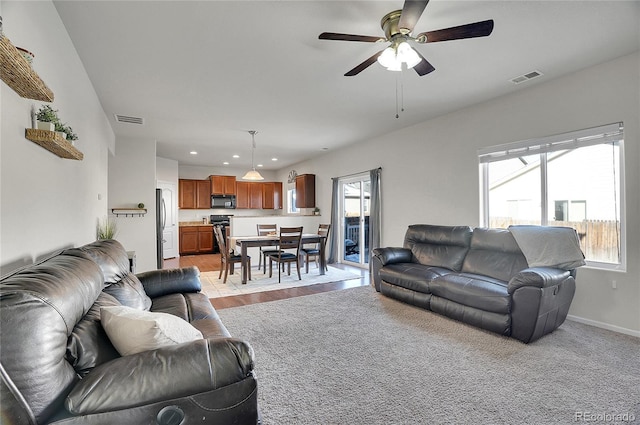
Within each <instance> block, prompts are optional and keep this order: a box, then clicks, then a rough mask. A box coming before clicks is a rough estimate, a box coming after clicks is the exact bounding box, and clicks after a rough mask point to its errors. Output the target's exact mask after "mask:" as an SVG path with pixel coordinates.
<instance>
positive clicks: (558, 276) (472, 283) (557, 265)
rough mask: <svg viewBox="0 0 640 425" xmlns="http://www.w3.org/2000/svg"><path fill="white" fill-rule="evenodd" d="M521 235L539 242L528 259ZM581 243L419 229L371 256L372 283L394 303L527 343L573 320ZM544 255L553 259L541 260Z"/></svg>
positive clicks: (571, 236) (532, 229) (552, 236)
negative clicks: (570, 317) (571, 312)
mask: <svg viewBox="0 0 640 425" xmlns="http://www.w3.org/2000/svg"><path fill="white" fill-rule="evenodd" d="M517 231H520V232H525V234H526V235H527V236H530V235H533V239H532V242H531V243H529V245H531V249H530V250H529V251H533V252H532V253H531V255H529V258H527V257H525V254H524V253H523V251H522V249H521V245H519V244H518V242H516V239H515V238H514V236H513V234H512V232H516V233H514V234H518V233H517ZM577 240H578V239H577V234H575V230H573V229H570V228H551V227H542V226H522V227H519V228H517V229H515V228H513V229H510V230H508V229H487V228H476V229H473V230H472V229H471V228H470V227H468V226H433V225H426V224H416V225H411V226H409V228H408V229H407V232H406V234H405V239H404V245H403V247H387V248H377V249H374V250H373V256H372V260H371V262H372V280H373V283H374V286H375V288H376V290H377V291H378V292H382V293H383V294H384V295H386V296H388V297H391V298H395V299H398V300H400V301H403V302H405V303H409V304H413V305H416V306H419V307H422V308H424V309H427V310H432V311H434V312H436V313H439V314H442V315H444V316H447V317H450V318H453V319H456V320H459V321H462V322H465V323H468V324H471V325H473V326H476V327H479V328H482V329H486V330H489V331H492V332H496V333H498V334H501V335H505V336H511V337H513V338H516V339H519V340H521V341H523V342H525V343H529V342H532V341H535V340H537V339H538V338H540V337H542V336H543V335H546V334H548V333H550V332H553V331H554V330H555V329H557V328H558V327H559V326H560V325H561V324H562V323H563V322H564V320H565V319H566V317H567V313H568V311H569V307H570V305H571V301H572V300H573V296H574V293H575V289H576V283H575V276H576V269H575V267H579V266H580V265H583V264H584V256H583V255H582V252H581V251H580V250H579V247H578V244H577ZM524 242H528V241H527V240H525V241H524ZM522 243H523V242H521V244H522ZM565 246H567V247H569V249H565ZM526 251H527V250H526ZM539 252H541V253H542V257H547V258H546V259H545V258H543V259H542V260H540V259H539V258H538V257H536V254H538V253H539ZM550 253H551V254H550ZM555 253H559V254H558V258H556V257H554V256H555ZM527 254H529V252H528V251H527ZM569 254H571V255H572V256H573V257H572V258H568V259H566V261H565V259H561V258H559V257H562V256H567V255H569ZM532 258H533V259H532ZM530 262H531V263H532V264H533V266H531V265H530V264H529V263H530ZM534 262H535V264H534ZM538 263H543V264H545V263H546V264H549V265H545V266H539V265H537V264H538Z"/></svg>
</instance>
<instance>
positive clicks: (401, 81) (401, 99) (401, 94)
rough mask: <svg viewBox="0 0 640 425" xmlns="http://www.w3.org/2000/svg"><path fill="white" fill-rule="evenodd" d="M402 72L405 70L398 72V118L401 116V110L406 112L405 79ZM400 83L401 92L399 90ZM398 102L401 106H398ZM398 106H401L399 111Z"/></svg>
mask: <svg viewBox="0 0 640 425" xmlns="http://www.w3.org/2000/svg"><path fill="white" fill-rule="evenodd" d="M398 74H400V75H398ZM402 74H403V71H400V72H398V73H396V118H400V114H399V112H404V79H403V78H402ZM398 85H400V91H399V92H398ZM398 104H399V105H400V106H399V107H398ZM398 108H399V112H398Z"/></svg>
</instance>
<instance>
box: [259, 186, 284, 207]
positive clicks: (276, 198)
mask: <svg viewBox="0 0 640 425" xmlns="http://www.w3.org/2000/svg"><path fill="white" fill-rule="evenodd" d="M262 208H264V209H266V210H274V209H275V210H279V209H282V183H280V182H266V183H262Z"/></svg>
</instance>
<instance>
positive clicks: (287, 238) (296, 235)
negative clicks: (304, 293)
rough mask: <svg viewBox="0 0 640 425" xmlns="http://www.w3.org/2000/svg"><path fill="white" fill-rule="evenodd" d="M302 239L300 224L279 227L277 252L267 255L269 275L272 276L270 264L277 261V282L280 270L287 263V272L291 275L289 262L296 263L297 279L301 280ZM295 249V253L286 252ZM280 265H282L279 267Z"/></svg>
mask: <svg viewBox="0 0 640 425" xmlns="http://www.w3.org/2000/svg"><path fill="white" fill-rule="evenodd" d="M301 240H302V226H300V227H280V239H279V240H278V252H277V253H275V254H270V255H268V257H269V277H271V276H272V264H273V262H274V261H275V262H277V263H278V283H280V270H281V269H283V267H284V264H287V273H288V274H289V275H291V263H296V268H297V270H298V280H302V276H301V275H300V241H301ZM288 250H295V253H293V252H288ZM281 266H282V267H281Z"/></svg>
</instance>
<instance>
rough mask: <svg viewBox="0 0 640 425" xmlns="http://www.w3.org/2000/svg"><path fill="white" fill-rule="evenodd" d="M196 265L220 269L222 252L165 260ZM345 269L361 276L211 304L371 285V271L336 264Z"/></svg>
mask: <svg viewBox="0 0 640 425" xmlns="http://www.w3.org/2000/svg"><path fill="white" fill-rule="evenodd" d="M190 266H196V267H198V268H199V269H200V271H201V272H208V271H217V270H220V254H202V255H185V256H181V257H179V258H173V259H168V260H164V268H165V269H171V268H176V267H190ZM331 267H337V268H340V269H343V270H349V271H351V272H353V273H357V274H359V275H360V278H356V279H349V280H342V281H338V282H330V283H319V284H317V285H309V286H301V287H299V288H289V289H278V290H275V291H265V292H257V293H255V294H244V295H234V296H231V297H220V298H211V304H213V307H214V308H216V309H218V310H219V309H223V308H229V307H238V306H242V305H249V304H256V303H263V302H269V301H277V300H282V299H286V298H292V297H300V296H303V295H312V294H319V293H322V292H329V291H339V290H341V289H348V288H355V287H357V286H367V285H369V271H368V270H365V269H360V268H357V267H352V266H347V265H344V264H335V265H332V266H331ZM252 272H253V270H252Z"/></svg>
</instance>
